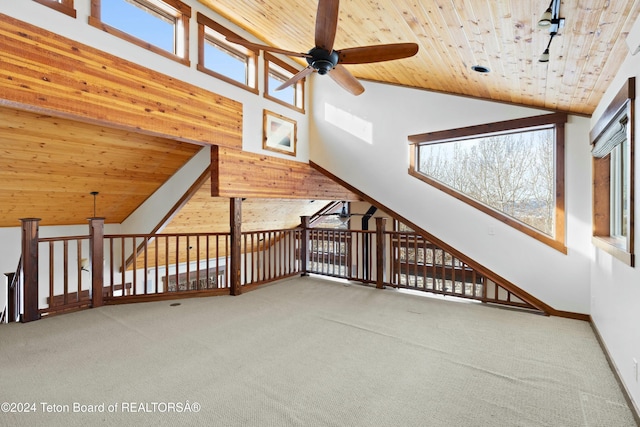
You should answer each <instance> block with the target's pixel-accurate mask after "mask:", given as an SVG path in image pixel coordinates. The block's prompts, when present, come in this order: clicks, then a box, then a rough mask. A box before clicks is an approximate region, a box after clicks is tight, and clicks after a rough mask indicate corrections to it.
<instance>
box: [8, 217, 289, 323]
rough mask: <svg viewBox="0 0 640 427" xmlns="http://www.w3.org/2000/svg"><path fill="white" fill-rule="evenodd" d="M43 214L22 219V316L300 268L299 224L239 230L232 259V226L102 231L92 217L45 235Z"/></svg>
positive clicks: (246, 284) (248, 282) (220, 290)
mask: <svg viewBox="0 0 640 427" xmlns="http://www.w3.org/2000/svg"><path fill="white" fill-rule="evenodd" d="M38 222H39V220H38V219H25V220H23V257H26V259H29V260H30V262H29V269H28V270H27V269H26V267H25V271H24V275H25V280H24V290H25V292H24V297H23V298H22V299H23V301H24V304H23V307H24V308H23V315H22V316H21V320H22V321H31V320H37V319H39V318H40V317H41V316H45V315H52V314H57V313H61V312H67V311H72V310H78V309H83V308H89V307H99V306H101V305H103V304H117V303H128V302H140V301H152V300H162V299H174V298H184V297H193V296H212V295H229V294H234V295H239V294H240V293H242V292H245V291H250V290H253V289H255V288H256V287H257V286H259V285H262V284H264V283H268V282H272V281H274V280H279V279H282V278H286V277H290V276H293V275H297V274H300V271H301V270H300V269H301V263H300V259H299V255H300V241H301V229H300V228H295V229H290V230H267V231H252V232H244V233H241V234H240V238H239V239H237V245H238V262H237V263H235V264H234V263H233V262H232V259H231V257H232V253H233V251H232V249H233V248H232V246H233V242H232V238H231V236H232V234H231V233H198V234H196V233H187V234H126V235H104V234H103V233H102V230H103V226H104V220H103V219H102V218H92V219H90V223H89V231H90V233H89V235H86V236H69V237H54V238H40V237H39V235H38ZM14 277H16V276H14ZM234 286H235V287H236V289H235V290H234V289H233V288H234ZM16 289H22V287H20V286H18V287H17V288H16ZM18 299H20V298H18Z"/></svg>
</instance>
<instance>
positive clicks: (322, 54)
mask: <svg viewBox="0 0 640 427" xmlns="http://www.w3.org/2000/svg"><path fill="white" fill-rule="evenodd" d="M308 53H309V55H311V58H307V62H308V63H309V65H311V67H313V68H314V69H315V70H316V71H318V74H321V75H322V74H327V73H328V72H329V71H331V70H332V69H333V68H334V67H335V66H336V65H338V52H336V51H335V50H332V51H331V52H329V51H328V50H325V49H322V48H319V47H314V48H313V49H311V50H310V51H309V52H308Z"/></svg>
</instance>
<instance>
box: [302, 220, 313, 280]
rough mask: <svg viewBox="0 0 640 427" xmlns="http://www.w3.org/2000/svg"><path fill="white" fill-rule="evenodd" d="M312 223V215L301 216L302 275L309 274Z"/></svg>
mask: <svg viewBox="0 0 640 427" xmlns="http://www.w3.org/2000/svg"><path fill="white" fill-rule="evenodd" d="M310 223H311V217H309V216H301V217H300V224H301V226H302V235H301V236H300V238H301V239H302V241H301V242H300V272H301V276H308V275H309V273H308V272H307V264H308V258H309V226H310Z"/></svg>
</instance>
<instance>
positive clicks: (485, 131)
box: [409, 113, 567, 254]
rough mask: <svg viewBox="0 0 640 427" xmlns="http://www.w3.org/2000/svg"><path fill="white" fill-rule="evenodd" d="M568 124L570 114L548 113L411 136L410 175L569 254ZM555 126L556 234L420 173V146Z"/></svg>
mask: <svg viewBox="0 0 640 427" xmlns="http://www.w3.org/2000/svg"><path fill="white" fill-rule="evenodd" d="M566 122H567V114H566V113H553V114H545V115H542V116H535V117H526V118H523V119H515V120H506V121H502V122H496V123H488V124H484V125H478V126H470V127H466V128H460V129H450V130H444V131H438V132H429V133H423V134H418V135H411V136H409V144H410V154H409V156H410V158H409V175H411V176H413V177H415V178H417V179H419V180H421V181H424V182H426V183H427V184H429V185H431V186H433V187H435V188H437V189H439V190H441V191H443V192H445V193H447V194H449V195H450V196H452V197H455V198H456V199H458V200H460V201H462V202H464V203H467V204H468V205H470V206H473V207H474V208H476V209H478V210H480V211H482V212H484V213H486V214H487V215H490V216H491V217H493V218H495V219H497V220H499V221H501V222H503V223H505V224H507V225H509V226H511V227H513V228H515V229H516V230H518V231H520V232H522V233H524V234H526V235H528V236H530V237H533V238H534V239H536V240H538V241H540V242H542V243H544V244H546V245H548V246H550V247H552V248H553V249H556V250H557V251H560V252H562V253H563V254H567V247H566V244H565V239H566V238H565V217H566V213H565V200H564V179H565V178H564V174H565V164H564V163H565V160H564V152H565V148H564V145H565V135H564V134H565V132H564V125H565V123H566ZM543 126H552V127H553V129H554V130H555V142H556V146H555V196H556V197H555V222H554V224H555V227H554V235H553V236H550V235H548V234H546V233H543V232H542V231H540V230H538V229H536V228H533V227H531V226H529V225H527V224H525V223H524V222H522V221H519V220H517V219H516V218H514V217H511V216H509V215H506V214H504V213H502V212H500V211H498V210H496V209H494V208H491V207H489V206H487V205H485V204H484V203H482V202H480V201H478V200H475V199H473V198H471V197H469V196H467V195H465V194H462V193H461V192H459V191H456V190H455V189H452V188H451V187H449V186H447V185H444V184H442V183H440V182H439V181H436V180H434V179H433V178H430V177H428V176H426V175H425V174H423V173H422V172H419V171H418V170H417V168H418V164H417V158H418V154H417V151H418V149H419V147H420V145H424V144H434V143H440V142H446V141H454V140H460V139H463V138H469V137H481V136H483V135H490V134H496V133H504V132H508V131H514V130H519V129H521V130H526V129H528V128H535V127H543Z"/></svg>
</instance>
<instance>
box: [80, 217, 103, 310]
mask: <svg viewBox="0 0 640 427" xmlns="http://www.w3.org/2000/svg"><path fill="white" fill-rule="evenodd" d="M89 246H90V248H89V256H90V257H91V306H92V307H100V306H101V305H102V297H103V296H102V290H103V289H104V218H89ZM79 293H80V290H79V289H78V294H79Z"/></svg>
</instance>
